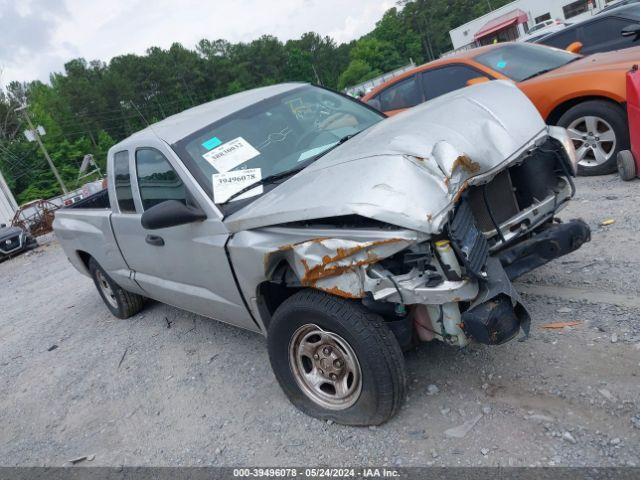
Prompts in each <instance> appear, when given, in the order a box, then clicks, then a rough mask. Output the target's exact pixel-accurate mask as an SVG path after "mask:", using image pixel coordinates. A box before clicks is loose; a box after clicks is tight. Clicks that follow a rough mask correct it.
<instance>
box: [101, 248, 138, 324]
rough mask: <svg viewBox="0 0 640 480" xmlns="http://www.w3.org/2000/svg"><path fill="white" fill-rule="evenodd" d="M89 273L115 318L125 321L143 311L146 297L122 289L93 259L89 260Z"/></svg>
mask: <svg viewBox="0 0 640 480" xmlns="http://www.w3.org/2000/svg"><path fill="white" fill-rule="evenodd" d="M89 272H90V273H91V278H92V279H93V283H94V284H95V286H96V288H97V289H98V293H99V294H100V297H102V301H103V302H104V304H105V305H106V306H107V308H108V309H109V311H110V312H111V313H112V314H113V315H114V316H116V317H118V318H122V319H125V318H129V317H132V316H134V315H135V314H136V313H138V312H139V311H140V310H142V307H143V306H144V297H142V296H140V295H137V294H135V293H131V292H127V291H126V290H124V289H122V288H121V287H120V286H119V285H118V284H117V283H116V282H114V281H113V280H112V279H111V277H109V275H107V272H105V271H104V269H103V268H102V267H101V266H100V265H99V264H98V262H96V261H95V260H94V259H93V258H92V259H90V260H89Z"/></svg>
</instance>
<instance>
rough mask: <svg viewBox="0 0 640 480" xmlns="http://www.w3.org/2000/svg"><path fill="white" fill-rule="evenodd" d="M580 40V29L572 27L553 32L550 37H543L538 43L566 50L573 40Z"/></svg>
mask: <svg viewBox="0 0 640 480" xmlns="http://www.w3.org/2000/svg"><path fill="white" fill-rule="evenodd" d="M577 41H578V29H577V28H575V27H574V28H571V29H568V30H563V31H560V32H559V33H552V34H551V35H549V36H548V37H544V38H542V40H540V41H539V42H538V43H542V44H543V45H548V46H550V47H556V48H560V49H562V50H564V49H565V48H567V47H568V46H569V45H571V44H572V43H573V42H577Z"/></svg>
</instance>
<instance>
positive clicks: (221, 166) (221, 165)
mask: <svg viewBox="0 0 640 480" xmlns="http://www.w3.org/2000/svg"><path fill="white" fill-rule="evenodd" d="M258 155H260V152H259V151H258V150H256V149H255V148H253V146H252V145H251V144H250V143H249V142H247V141H246V140H245V139H244V138H242V137H238V138H236V139H234V140H231V141H230V142H227V143H224V144H222V145H220V146H219V147H216V148H214V149H213V150H209V151H208V152H207V153H205V154H203V155H202V156H203V157H204V159H205V160H206V161H208V162H209V163H210V164H211V165H213V167H214V168H215V169H216V170H217V171H218V172H228V171H230V170H233V169H234V168H236V167H237V166H238V165H240V164H242V163H244V162H246V161H247V160H251V159H252V158H254V157H257V156H258Z"/></svg>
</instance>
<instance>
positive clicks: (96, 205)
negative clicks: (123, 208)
mask: <svg viewBox="0 0 640 480" xmlns="http://www.w3.org/2000/svg"><path fill="white" fill-rule="evenodd" d="M64 208H65V209H66V208H69V209H74V208H75V209H81V208H85V209H88V208H91V209H107V210H110V209H111V203H110V202H109V190H107V189H106V188H105V189H104V190H100V191H99V192H98V193H94V194H93V195H91V196H89V197H87V198H84V199H82V200H80V201H79V202H76V203H74V204H73V205H69V206H68V207H64Z"/></svg>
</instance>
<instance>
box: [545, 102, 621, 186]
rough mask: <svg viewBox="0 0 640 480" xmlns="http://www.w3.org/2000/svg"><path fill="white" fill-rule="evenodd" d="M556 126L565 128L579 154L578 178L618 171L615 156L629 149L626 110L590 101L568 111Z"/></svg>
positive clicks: (605, 103) (608, 103) (609, 104)
mask: <svg viewBox="0 0 640 480" xmlns="http://www.w3.org/2000/svg"><path fill="white" fill-rule="evenodd" d="M558 125H560V126H561V127H565V128H566V129H567V131H568V132H569V137H570V138H571V140H573V143H574V145H575V147H576V153H577V154H578V175H583V176H591V175H605V174H607V173H613V172H615V171H616V168H617V165H616V163H617V155H618V152H619V151H621V150H626V149H628V148H629V125H628V123H627V116H626V113H625V111H624V110H623V109H622V107H620V105H617V104H615V103H613V102H607V101H604V100H590V101H586V102H582V103H579V104H578V105H576V106H574V107H572V108H570V109H569V110H568V111H567V112H566V113H565V114H564V115H562V117H560V120H558Z"/></svg>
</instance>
